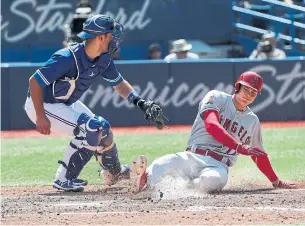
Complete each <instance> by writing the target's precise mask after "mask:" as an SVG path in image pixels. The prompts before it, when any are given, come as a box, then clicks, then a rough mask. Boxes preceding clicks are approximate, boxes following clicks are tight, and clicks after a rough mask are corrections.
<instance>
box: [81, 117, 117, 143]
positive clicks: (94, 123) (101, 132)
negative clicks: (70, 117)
mask: <svg viewBox="0 0 305 226" xmlns="http://www.w3.org/2000/svg"><path fill="white" fill-rule="evenodd" d="M77 124H78V125H79V126H80V125H83V124H85V129H86V141H87V143H88V145H90V146H94V147H96V146H100V143H101V141H102V140H105V141H104V142H102V143H103V144H104V145H103V146H104V147H105V146H106V147H107V146H109V145H111V144H112V142H113V136H112V133H111V134H110V133H109V132H110V131H111V130H110V124H109V122H108V121H107V120H106V119H104V118H103V117H101V116H96V115H95V116H94V117H93V118H90V117H89V116H88V115H87V114H85V113H83V114H81V115H80V116H79V118H78V120H77ZM106 141H107V142H106ZM107 144H108V145H107Z"/></svg>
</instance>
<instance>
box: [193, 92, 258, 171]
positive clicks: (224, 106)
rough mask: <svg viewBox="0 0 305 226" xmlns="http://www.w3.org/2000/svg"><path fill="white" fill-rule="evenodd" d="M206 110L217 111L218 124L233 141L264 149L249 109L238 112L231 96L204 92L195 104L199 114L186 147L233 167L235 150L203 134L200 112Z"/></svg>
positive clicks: (256, 118) (203, 128)
mask: <svg viewBox="0 0 305 226" xmlns="http://www.w3.org/2000/svg"><path fill="white" fill-rule="evenodd" d="M207 110H216V111H218V112H219V116H220V124H221V125H222V127H223V128H224V129H225V130H226V131H227V132H228V133H229V134H230V135H231V136H233V137H234V138H235V139H237V140H238V141H240V142H242V143H243V144H248V145H251V146H252V147H257V148H259V149H261V150H264V148H263V143H262V136H261V127H260V122H259V119H258V117H257V116H256V115H255V114H254V113H253V112H252V111H251V109H250V108H249V107H247V108H246V110H245V111H242V112H241V111H238V110H237V109H236V108H235V106H234V104H233V100H232V95H229V94H226V93H224V92H221V91H217V90H212V91H210V92H208V93H207V94H206V96H205V97H204V98H203V100H202V101H201V102H200V103H199V111H198V114H197V116H196V119H195V122H194V124H193V127H192V132H191V136H190V138H189V140H188V143H187V146H188V147H200V148H202V149H204V150H207V149H209V150H211V151H214V152H217V153H218V154H221V155H223V156H225V157H227V158H228V159H229V160H230V163H231V164H230V165H231V166H232V165H234V164H235V162H236V160H237V153H236V150H232V149H230V148H228V147H226V146H224V145H222V144H221V143H219V142H218V141H217V140H215V139H214V138H213V137H212V136H211V135H210V134H209V133H208V132H207V130H206V127H205V123H204V120H203V119H202V118H201V115H202V113H203V112H204V111H207Z"/></svg>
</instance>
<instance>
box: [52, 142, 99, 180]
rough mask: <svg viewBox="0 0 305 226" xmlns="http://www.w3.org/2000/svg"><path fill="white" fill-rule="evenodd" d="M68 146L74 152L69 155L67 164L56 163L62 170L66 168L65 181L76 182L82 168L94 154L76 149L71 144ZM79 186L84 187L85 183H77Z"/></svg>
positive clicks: (82, 149) (83, 149)
mask: <svg viewBox="0 0 305 226" xmlns="http://www.w3.org/2000/svg"><path fill="white" fill-rule="evenodd" d="M70 146H71V147H72V148H74V149H76V151H75V152H74V153H73V154H72V155H71V157H70V159H69V162H68V164H66V163H65V162H63V161H58V163H60V164H61V165H62V166H63V167H64V168H66V176H65V177H66V179H67V180H71V181H76V179H77V177H78V176H79V174H80V173H81V171H82V169H83V168H84V166H85V165H86V164H87V163H88V162H89V161H90V159H91V157H92V156H93V154H94V152H93V151H90V150H88V149H86V148H77V146H75V145H74V144H73V143H72V142H71V143H70ZM78 183H79V184H80V185H86V184H87V182H86V181H83V182H78Z"/></svg>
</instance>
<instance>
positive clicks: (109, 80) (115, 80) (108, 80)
mask: <svg viewBox="0 0 305 226" xmlns="http://www.w3.org/2000/svg"><path fill="white" fill-rule="evenodd" d="M121 78H122V76H121V74H120V73H119V76H118V77H117V78H116V79H113V80H111V79H107V78H104V77H103V79H105V80H106V81H107V82H117V81H119V80H120V79H121Z"/></svg>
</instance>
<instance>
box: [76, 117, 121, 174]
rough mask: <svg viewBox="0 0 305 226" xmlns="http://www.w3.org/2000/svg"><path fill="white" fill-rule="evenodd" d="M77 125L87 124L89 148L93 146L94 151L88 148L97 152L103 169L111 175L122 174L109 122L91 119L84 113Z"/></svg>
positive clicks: (99, 118)
mask: <svg viewBox="0 0 305 226" xmlns="http://www.w3.org/2000/svg"><path fill="white" fill-rule="evenodd" d="M77 124H78V125H83V124H85V129H86V140H87V143H88V145H89V146H93V147H94V150H93V149H91V147H86V148H88V149H90V150H92V151H97V155H98V161H99V163H100V165H101V167H102V168H103V169H105V170H109V171H110V172H111V173H118V172H120V170H121V164H120V161H119V157H118V152H117V148H116V145H115V143H114V142H113V133H112V130H111V129H110V128H111V126H110V124H109V122H108V121H107V120H106V119H104V118H103V117H100V116H94V117H93V118H90V117H89V116H88V115H87V114H84V113H83V114H81V115H80V117H79V118H78V120H77Z"/></svg>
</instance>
